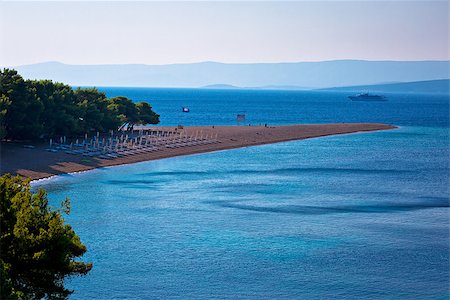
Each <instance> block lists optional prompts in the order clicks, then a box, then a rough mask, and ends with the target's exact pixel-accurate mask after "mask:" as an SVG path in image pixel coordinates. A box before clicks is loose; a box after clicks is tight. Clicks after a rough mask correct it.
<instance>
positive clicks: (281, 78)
mask: <svg viewBox="0 0 450 300" xmlns="http://www.w3.org/2000/svg"><path fill="white" fill-rule="evenodd" d="M14 69H16V70H18V71H19V73H20V74H22V76H23V77H24V78H25V79H51V80H54V81H57V82H64V83H67V84H69V85H72V86H111V87H113V86H120V87H177V88H199V87H204V86H211V85H213V87H214V86H215V85H217V84H219V85H221V88H231V87H246V88H253V89H255V88H264V89H321V88H331V87H345V86H365V85H373V84H380V83H382V82H413V81H425V80H438V79H443V78H448V70H449V69H450V61H365V60H334V61H321V62H289V63H246V64H229V63H218V62H201V63H189V64H171V65H144V64H122V65H69V64H63V63H60V62H46V63H38V64H32V65H24V66H16V67H14ZM215 88H217V86H216V87H215Z"/></svg>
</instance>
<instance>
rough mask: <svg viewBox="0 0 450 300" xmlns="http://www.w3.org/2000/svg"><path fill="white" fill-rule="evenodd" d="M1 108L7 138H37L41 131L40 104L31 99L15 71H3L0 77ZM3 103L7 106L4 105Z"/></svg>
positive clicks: (31, 95)
mask: <svg viewBox="0 0 450 300" xmlns="http://www.w3.org/2000/svg"><path fill="white" fill-rule="evenodd" d="M0 99H1V101H2V104H1V106H4V107H6V112H5V114H4V117H3V122H4V127H5V129H6V133H7V136H18V137H21V138H23V139H27V138H32V137H35V136H38V135H39V134H40V133H41V131H42V125H41V123H40V122H39V116H40V114H41V112H42V111H43V106H42V103H41V102H39V101H38V100H37V99H36V98H35V97H33V94H32V91H31V90H30V88H29V85H28V84H27V82H26V81H24V80H23V78H22V77H21V76H20V75H19V74H18V73H17V71H15V70H10V69H5V70H4V71H3V72H2V73H1V76H0ZM4 102H8V103H9V104H7V105H4V104H3V103H4Z"/></svg>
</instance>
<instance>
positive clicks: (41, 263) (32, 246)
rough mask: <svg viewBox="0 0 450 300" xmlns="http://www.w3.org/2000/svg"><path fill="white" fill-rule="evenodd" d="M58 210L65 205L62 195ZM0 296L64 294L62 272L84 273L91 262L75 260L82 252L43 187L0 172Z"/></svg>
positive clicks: (66, 291) (9, 297)
mask: <svg viewBox="0 0 450 300" xmlns="http://www.w3.org/2000/svg"><path fill="white" fill-rule="evenodd" d="M62 210H63V211H64V212H66V213H68V212H69V211H70V203H69V201H68V199H66V200H65V201H64V202H63V205H62ZM0 225H1V227H0V229H1V235H0V249H1V251H0V298H1V299H40V298H44V297H45V298H50V299H54V298H63V299H64V298H67V297H68V295H70V294H71V293H72V291H69V290H67V289H66V288H65V287H64V278H66V277H67V276H71V275H85V274H87V273H88V272H89V271H90V270H91V268H92V264H90V263H83V262H78V261H75V260H74V258H76V257H80V256H82V255H83V254H84V253H85V252H86V246H84V245H83V244H82V243H81V241H80V238H79V237H78V236H77V235H76V234H75V232H74V231H73V229H72V227H71V226H70V225H67V224H65V223H64V219H63V217H62V213H61V211H60V210H52V209H51V208H50V207H49V205H48V199H47V193H46V192H45V191H44V190H43V189H39V191H37V192H36V193H32V192H31V190H30V184H29V180H23V179H22V178H21V177H19V176H17V177H12V176H11V175H9V174H7V175H4V176H2V177H0Z"/></svg>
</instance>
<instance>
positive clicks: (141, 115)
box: [136, 102, 159, 124]
mask: <svg viewBox="0 0 450 300" xmlns="http://www.w3.org/2000/svg"><path fill="white" fill-rule="evenodd" d="M136 108H137V111H138V119H139V122H140V124H158V123H159V115H158V114H157V113H155V112H154V111H153V110H152V107H151V106H150V104H148V103H147V102H139V103H138V104H136Z"/></svg>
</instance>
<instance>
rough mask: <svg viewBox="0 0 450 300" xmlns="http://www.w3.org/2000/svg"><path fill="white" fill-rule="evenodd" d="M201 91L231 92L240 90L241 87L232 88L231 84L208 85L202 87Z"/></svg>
mask: <svg viewBox="0 0 450 300" xmlns="http://www.w3.org/2000/svg"><path fill="white" fill-rule="evenodd" d="M202 88H203V89H212V90H214V89H217V90H233V89H241V87H238V86H234V85H231V84H209V85H205V86H202Z"/></svg>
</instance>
